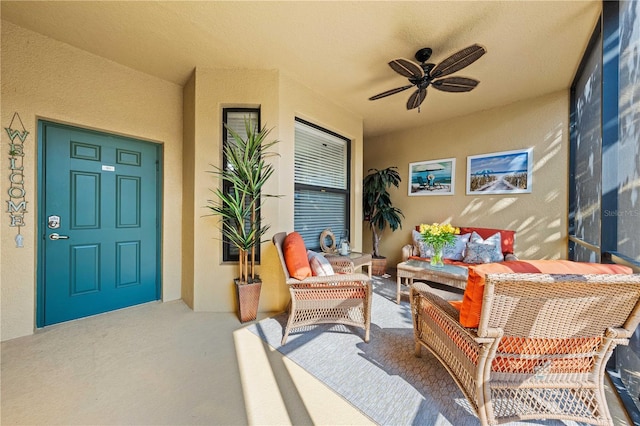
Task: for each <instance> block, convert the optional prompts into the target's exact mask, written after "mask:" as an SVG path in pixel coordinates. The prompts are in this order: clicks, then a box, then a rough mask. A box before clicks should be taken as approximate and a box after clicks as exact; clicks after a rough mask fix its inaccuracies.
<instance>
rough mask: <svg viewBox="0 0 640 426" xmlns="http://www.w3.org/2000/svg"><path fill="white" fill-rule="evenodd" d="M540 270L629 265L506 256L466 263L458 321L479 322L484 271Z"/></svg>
mask: <svg viewBox="0 0 640 426" xmlns="http://www.w3.org/2000/svg"><path fill="white" fill-rule="evenodd" d="M500 273H507V274H508V273H541V274H631V273H633V271H632V269H631V268H629V267H626V266H622V265H608V264H607V265H605V264H602V263H586V262H573V261H571V260H510V261H506V262H499V263H484V264H481V265H474V266H470V267H469V278H468V279H467V287H466V288H465V290H464V296H463V298H462V306H461V307H460V324H461V325H462V326H464V327H471V328H476V327H478V324H480V311H481V310H482V296H483V295H484V278H485V276H486V275H487V274H500Z"/></svg>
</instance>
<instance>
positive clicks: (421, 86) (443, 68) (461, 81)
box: [369, 44, 487, 112]
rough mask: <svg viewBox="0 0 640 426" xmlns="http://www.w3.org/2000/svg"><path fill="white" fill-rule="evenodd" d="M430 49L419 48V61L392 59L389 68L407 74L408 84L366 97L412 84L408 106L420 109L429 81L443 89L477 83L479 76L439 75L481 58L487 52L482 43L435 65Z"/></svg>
mask: <svg viewBox="0 0 640 426" xmlns="http://www.w3.org/2000/svg"><path fill="white" fill-rule="evenodd" d="M431 53H432V50H431V49H430V48H428V47H425V48H422V49H420V50H418V51H417V52H416V54H415V58H416V60H417V61H418V62H420V64H419V65H418V64H416V63H415V62H413V61H410V60H408V59H404V58H399V59H394V60H392V61H391V62H389V66H390V67H391V69H393V70H394V71H395V72H397V73H398V74H400V75H402V76H404V77H407V78H408V79H409V82H410V83H411V84H409V85H406V86H402V87H397V88H395V89H391V90H387V91H386V92H382V93H380V94H377V95H375V96H372V97H370V98H369V100H370V101H375V100H376V99H380V98H384V97H386V96H389V95H394V94H396V93H400V92H403V91H405V90H407V89H410V88H412V87H414V86H415V87H416V91H415V92H413V93H412V94H411V96H409V100H408V101H407V109H414V108H418V112H420V104H422V101H424V98H425V97H426V96H427V87H428V86H429V85H431V86H432V87H433V88H434V89H438V90H442V91H443V92H469V91H471V90H473V89H474V88H475V87H476V86H477V85H478V83H480V82H479V81H478V80H474V79H472V78H466V77H447V78H441V77H444V76H447V75H449V74H453V73H454V72H456V71H459V70H461V69H463V68H465V67H467V66H469V65H471V64H472V63H474V62H475V61H477V60H478V59H480V57H481V56H482V55H484V54H485V53H487V50H486V49H485V48H484V47H482V46H480V45H478V44H474V45H471V46H469V47H467V48H464V49H462V50H461V51H459V52H456V53H454V54H453V55H451V56H449V57H448V58H447V59H445V60H444V61H442V62H440V63H439V64H438V65H435V64H431V63H427V61H428V60H429V58H430V57H431Z"/></svg>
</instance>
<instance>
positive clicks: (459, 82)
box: [431, 77, 480, 92]
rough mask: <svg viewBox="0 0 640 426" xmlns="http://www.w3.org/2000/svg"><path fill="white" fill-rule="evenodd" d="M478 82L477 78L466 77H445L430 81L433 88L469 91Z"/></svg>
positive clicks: (445, 90) (449, 90)
mask: <svg viewBox="0 0 640 426" xmlns="http://www.w3.org/2000/svg"><path fill="white" fill-rule="evenodd" d="M478 83H480V82H479V81H478V80H474V79H472V78H466V77H447V78H443V79H441V80H436V81H432V82H431V85H432V86H433V88H434V89H438V90H442V91H443V92H469V91H471V90H473V89H475V87H476V86H477V85H478Z"/></svg>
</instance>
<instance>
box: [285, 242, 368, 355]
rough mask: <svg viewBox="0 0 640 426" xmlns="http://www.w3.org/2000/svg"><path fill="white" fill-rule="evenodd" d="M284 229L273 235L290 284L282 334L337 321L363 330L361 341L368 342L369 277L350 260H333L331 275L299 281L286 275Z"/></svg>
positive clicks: (286, 334)
mask: <svg viewBox="0 0 640 426" xmlns="http://www.w3.org/2000/svg"><path fill="white" fill-rule="evenodd" d="M286 235H287V234H286V233H285V232H280V233H277V234H275V235H274V236H273V244H274V245H275V246H276V249H277V251H278V256H279V257H280V263H281V265H282V271H283V272H284V276H285V280H286V283H287V285H288V286H289V293H290V294H291V301H290V302H289V319H288V320H287V325H286V327H285V330H284V335H283V336H282V344H283V345H284V344H285V343H286V341H287V337H288V336H289V333H290V332H291V330H292V329H294V328H299V327H304V326H309V325H317V324H326V323H337V324H345V325H349V326H354V327H359V328H362V329H364V341H365V342H369V330H370V328H371V279H370V278H369V277H368V276H366V275H364V274H356V273H354V270H353V263H352V262H339V261H338V262H333V263H332V267H333V269H334V271H335V272H336V274H335V275H331V276H322V277H321V276H314V277H309V278H305V279H303V280H298V279H295V278H293V277H291V276H290V275H289V271H288V269H287V265H286V263H285V258H284V254H283V250H282V244H283V242H284V239H285V237H286Z"/></svg>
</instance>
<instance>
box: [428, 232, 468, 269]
mask: <svg viewBox="0 0 640 426" xmlns="http://www.w3.org/2000/svg"><path fill="white" fill-rule="evenodd" d="M458 234H460V228H456V227H454V226H452V225H451V224H450V223H432V224H431V225H429V224H425V223H422V224H420V235H422V240H423V241H424V242H425V243H427V244H429V245H430V246H431V247H432V248H433V256H431V266H443V262H442V249H443V248H444V247H445V246H447V245H451V244H453V242H454V241H455V239H456V237H455V236H456V235H458Z"/></svg>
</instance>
